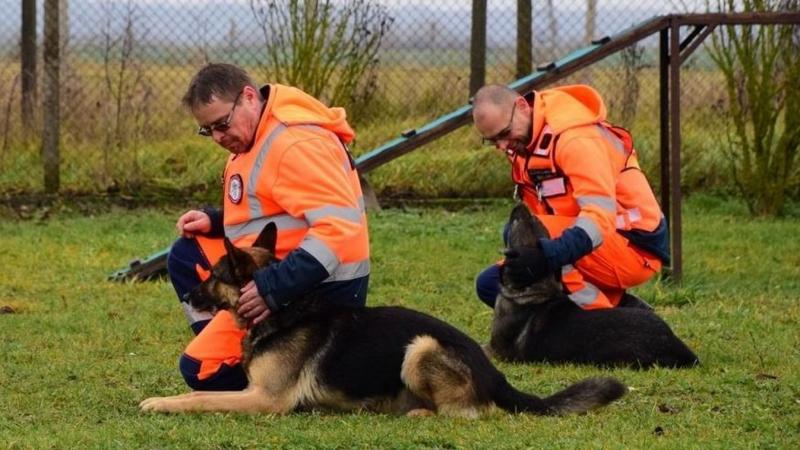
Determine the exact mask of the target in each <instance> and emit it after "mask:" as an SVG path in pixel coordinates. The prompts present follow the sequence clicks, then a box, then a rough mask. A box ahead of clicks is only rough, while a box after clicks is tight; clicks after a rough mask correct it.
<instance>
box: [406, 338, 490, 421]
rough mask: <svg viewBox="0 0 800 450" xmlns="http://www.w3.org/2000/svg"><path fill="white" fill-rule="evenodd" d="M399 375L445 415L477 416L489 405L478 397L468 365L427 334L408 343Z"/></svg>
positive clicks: (411, 388) (407, 384) (414, 390)
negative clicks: (482, 402)
mask: <svg viewBox="0 0 800 450" xmlns="http://www.w3.org/2000/svg"><path fill="white" fill-rule="evenodd" d="M400 377H401V378H402V380H403V382H404V383H405V384H406V386H408V388H409V390H411V391H412V392H413V393H414V394H416V395H418V396H419V397H421V398H422V399H424V400H427V401H429V402H431V403H432V404H433V405H435V407H436V411H437V412H439V413H441V414H444V415H448V416H458V417H467V418H476V417H478V416H479V415H480V413H481V412H483V410H484V409H486V407H487V406H488V405H484V404H481V402H480V401H479V400H478V398H477V395H476V393H475V386H474V384H473V382H472V375H471V373H470V369H469V367H467V365H466V364H464V362H462V361H461V360H459V359H457V358H455V357H453V356H451V355H449V354H448V353H447V352H446V351H445V349H444V348H442V346H441V345H440V344H439V342H438V341H437V340H436V339H434V338H432V337H430V336H418V337H417V338H415V339H414V340H413V342H412V343H411V345H409V346H408V348H407V349H406V355H405V358H404V360H403V366H402V370H401V373H400Z"/></svg>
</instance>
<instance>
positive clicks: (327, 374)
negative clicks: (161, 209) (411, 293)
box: [140, 225, 626, 417]
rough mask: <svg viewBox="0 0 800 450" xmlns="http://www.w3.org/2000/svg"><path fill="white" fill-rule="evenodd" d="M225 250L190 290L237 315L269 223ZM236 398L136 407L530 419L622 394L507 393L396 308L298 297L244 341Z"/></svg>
mask: <svg viewBox="0 0 800 450" xmlns="http://www.w3.org/2000/svg"><path fill="white" fill-rule="evenodd" d="M226 247H227V250H228V254H227V255H226V256H225V257H224V258H223V259H222V261H221V262H220V263H218V264H217V265H215V266H214V268H213V269H212V276H211V278H209V279H208V280H206V281H205V282H203V283H202V284H201V285H200V286H199V287H198V288H197V289H195V291H193V292H192V294H191V296H190V297H191V299H190V301H191V303H192V305H193V306H195V307H198V308H206V309H212V308H224V309H229V310H231V311H235V310H236V302H237V300H238V297H239V287H240V286H243V285H244V284H245V283H246V282H247V281H248V280H249V279H250V278H251V274H252V272H253V270H255V269H256V268H257V267H261V266H264V265H266V264H269V263H271V262H273V261H275V258H274V257H273V250H274V248H275V227H274V226H270V225H268V226H267V228H266V229H265V231H264V232H262V235H261V236H260V237H259V239H258V240H257V242H256V244H255V246H254V247H252V248H248V249H237V248H235V247H233V246H232V245H231V244H230V243H229V242H226ZM243 349H244V360H243V364H244V367H245V370H246V372H247V374H248V378H249V385H248V387H247V389H246V390H244V391H241V392H193V393H190V394H185V395H179V396H174V397H154V398H149V399H147V400H144V401H143V402H142V403H141V404H140V406H141V408H142V409H143V410H145V411H163V412H184V411H249V412H265V413H288V412H291V411H293V410H296V409H300V408H302V409H308V408H315V409H316V408H319V409H329V410H340V411H341V410H345V411H347V410H362V409H363V410H369V411H376V412H387V413H397V414H410V415H417V414H420V415H427V414H432V413H434V412H438V413H442V414H447V415H451V416H464V417H477V416H479V415H481V414H482V413H485V412H487V411H488V410H490V409H491V408H493V407H494V406H498V407H500V408H502V409H504V410H507V411H519V412H530V413H534V414H563V413H571V412H584V411H587V410H590V409H592V408H596V407H600V406H603V405H606V404H608V403H610V402H612V401H614V400H616V399H617V398H619V397H621V396H622V395H624V393H625V392H626V388H625V387H624V386H623V385H622V384H621V383H620V382H619V381H617V380H615V379H613V378H590V379H586V380H583V381H581V382H579V383H576V384H574V385H572V386H570V387H568V388H566V389H565V390H563V391H561V392H558V393H556V394H555V395H552V396H550V397H547V398H539V397H536V396H534V395H530V394H526V393H523V392H520V391H518V390H516V389H515V388H513V387H512V386H511V385H510V384H509V383H508V381H506V378H505V376H503V374H502V373H500V372H499V371H498V370H497V369H496V368H495V367H494V366H493V365H492V364H491V362H490V361H489V359H488V358H487V357H486V355H485V354H484V352H483V351H482V349H481V348H480V346H479V345H478V344H477V343H476V342H475V341H473V340H472V339H470V338H469V337H468V336H467V335H465V334H464V333H462V332H460V331H459V330H457V329H455V328H454V327H452V326H450V325H448V324H446V323H444V322H442V321H440V320H438V319H435V318H433V317H431V316H428V315H425V314H422V313H419V312H416V311H411V310H408V309H405V308H399V307H377V308H365V307H344V306H335V305H331V304H330V303H329V302H326V301H325V299H315V298H304V299H298V300H296V301H294V302H292V303H290V304H289V306H287V307H286V308H284V309H282V310H281V311H279V312H277V313H275V314H273V315H270V316H269V317H268V318H267V320H266V321H264V322H262V323H260V324H258V325H256V326H255V327H253V328H252V329H251V330H250V331H249V334H248V335H247V337H246V338H245V340H244V343H243Z"/></svg>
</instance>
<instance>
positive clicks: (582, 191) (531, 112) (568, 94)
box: [473, 85, 669, 310]
mask: <svg viewBox="0 0 800 450" xmlns="http://www.w3.org/2000/svg"><path fill="white" fill-rule="evenodd" d="M473 119H474V122H475V127H476V129H477V130H478V132H479V133H480V134H481V135H482V136H483V140H484V142H485V143H488V144H491V145H494V146H495V147H496V148H497V149H498V150H500V151H502V152H503V153H504V154H505V155H506V157H507V158H508V160H509V162H510V163H511V167H512V179H513V181H514V183H515V185H516V195H517V196H518V198H521V200H522V201H524V202H525V203H526V205H527V206H528V208H529V209H530V210H531V212H532V213H533V214H535V215H536V216H537V217H538V218H539V219H540V220H541V221H542V222H543V224H544V225H545V227H546V228H547V229H548V231H549V232H550V235H551V239H542V240H540V241H539V243H538V245H536V246H533V247H528V248H521V249H518V250H517V251H514V252H513V253H510V254H508V255H506V259H505V261H504V262H503V263H500V264H498V265H493V266H490V267H489V268H487V269H486V270H484V271H483V272H481V274H480V275H478V278H477V281H476V287H477V292H478V297H479V298H480V299H481V300H482V301H484V302H485V303H487V304H489V305H493V304H494V299H495V297H496V295H497V291H498V289H499V279H500V270H503V271H504V272H505V273H506V274H507V277H508V279H509V280H510V281H511V282H512V283H515V284H517V285H520V286H524V285H528V284H530V283H532V282H535V281H536V280H538V279H540V278H541V277H543V276H545V275H546V274H549V273H555V272H560V274H561V279H562V282H563V284H564V287H565V289H566V291H567V293H568V295H569V298H570V299H571V300H572V301H573V302H575V303H576V304H577V305H579V306H580V307H582V308H584V309H587V310H588V309H601V308H613V307H616V306H638V307H649V305H647V304H646V303H644V302H642V301H641V300H639V299H637V298H636V297H635V296H633V295H630V294H627V293H626V292H625V290H626V289H628V288H630V287H633V286H636V285H639V284H641V283H644V282H645V281H647V280H649V279H650V278H651V277H652V276H653V275H655V274H656V273H657V272H658V271H659V270H660V269H661V267H662V264H668V263H669V251H668V234H667V233H668V231H667V224H666V220H665V219H664V215H663V214H662V212H661V209H660V207H659V205H658V203H657V201H656V199H655V195H654V194H653V191H652V189H651V188H650V186H649V184H648V183H647V179H646V178H645V176H644V173H643V172H642V171H641V169H640V168H639V164H638V161H637V157H636V152H635V150H634V149H633V142H632V139H631V136H630V134H629V133H628V132H627V131H626V130H624V129H622V128H618V127H614V126H612V125H610V124H609V123H607V122H606V120H605V119H606V108H605V105H604V104H603V100H602V99H601V98H600V95H599V94H598V93H597V92H596V91H595V90H594V89H592V88H590V87H589V86H583V85H575V86H564V87H559V88H555V89H550V90H544V91H537V92H534V93H533V95H532V100H531V101H528V100H526V99H525V98H524V97H522V96H520V95H519V94H518V93H517V92H515V91H513V90H511V89H509V88H507V87H505V86H500V85H489V86H484V87H483V88H481V89H480V90H479V91H478V92H477V93H476V94H475V97H474V101H473Z"/></svg>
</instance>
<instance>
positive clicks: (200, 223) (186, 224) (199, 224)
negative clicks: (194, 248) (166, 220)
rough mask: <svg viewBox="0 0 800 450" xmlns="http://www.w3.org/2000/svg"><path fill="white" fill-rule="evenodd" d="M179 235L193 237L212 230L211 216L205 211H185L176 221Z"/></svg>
mask: <svg viewBox="0 0 800 450" xmlns="http://www.w3.org/2000/svg"><path fill="white" fill-rule="evenodd" d="M175 229H176V230H177V231H178V236H181V237H184V238H187V239H191V238H193V237H194V236H195V235H196V234H203V233H208V232H209V231H211V218H210V217H208V214H206V213H204V212H203V211H197V210H194V209H193V210H191V211H188V212H185V213H184V214H183V215H182V216H181V217H180V218H179V219H178V222H177V223H175Z"/></svg>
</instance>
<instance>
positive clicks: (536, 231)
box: [508, 203, 550, 248]
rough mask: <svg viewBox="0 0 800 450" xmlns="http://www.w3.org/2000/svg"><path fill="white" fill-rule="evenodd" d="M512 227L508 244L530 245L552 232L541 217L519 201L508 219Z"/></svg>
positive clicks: (547, 236)
mask: <svg viewBox="0 0 800 450" xmlns="http://www.w3.org/2000/svg"><path fill="white" fill-rule="evenodd" d="M508 223H509V225H510V229H509V232H508V246H509V247H511V248H514V247H530V246H533V245H536V242H537V241H538V240H539V239H542V238H545V239H546V238H549V237H550V233H549V232H548V231H547V228H545V226H544V225H543V224H542V222H541V221H539V219H537V218H536V217H535V216H533V215H532V214H531V213H530V211H529V210H528V207H527V206H526V205H525V204H524V203H518V204H517V206H515V207H514V209H513V210H511V217H510V218H509V220H508Z"/></svg>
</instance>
